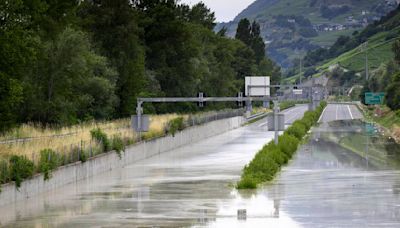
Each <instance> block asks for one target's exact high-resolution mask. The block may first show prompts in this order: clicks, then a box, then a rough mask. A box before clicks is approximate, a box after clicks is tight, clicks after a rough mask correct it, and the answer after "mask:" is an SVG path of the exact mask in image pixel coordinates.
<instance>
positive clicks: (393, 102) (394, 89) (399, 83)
mask: <svg viewBox="0 0 400 228" xmlns="http://www.w3.org/2000/svg"><path fill="white" fill-rule="evenodd" d="M399 88H400V73H397V74H395V75H393V78H392V83H390V85H389V86H388V88H387V90H386V97H385V98H386V104H387V106H388V107H389V108H391V109H392V110H399V109H400V90H399Z"/></svg>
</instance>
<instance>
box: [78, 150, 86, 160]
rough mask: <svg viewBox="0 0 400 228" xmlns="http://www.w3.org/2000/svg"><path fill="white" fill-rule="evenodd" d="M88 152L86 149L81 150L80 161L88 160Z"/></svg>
mask: <svg viewBox="0 0 400 228" xmlns="http://www.w3.org/2000/svg"><path fill="white" fill-rule="evenodd" d="M87 157H88V156H87V153H86V151H84V150H81V151H79V161H81V162H86V161H87Z"/></svg>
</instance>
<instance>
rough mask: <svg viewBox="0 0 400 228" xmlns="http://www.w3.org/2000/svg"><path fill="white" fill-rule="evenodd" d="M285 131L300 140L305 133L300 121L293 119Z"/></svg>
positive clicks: (304, 127)
mask: <svg viewBox="0 0 400 228" xmlns="http://www.w3.org/2000/svg"><path fill="white" fill-rule="evenodd" d="M287 133H288V134H289V135H293V136H295V137H296V138H298V139H299V140H300V139H302V138H303V137H304V135H305V134H306V133H307V130H306V126H304V124H303V123H302V122H300V121H295V122H294V123H293V125H292V126H291V127H289V128H288V129H287Z"/></svg>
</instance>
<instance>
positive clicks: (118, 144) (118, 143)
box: [112, 136, 125, 159]
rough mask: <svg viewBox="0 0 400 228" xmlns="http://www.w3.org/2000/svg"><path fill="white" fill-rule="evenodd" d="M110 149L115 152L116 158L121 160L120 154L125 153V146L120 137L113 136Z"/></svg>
mask: <svg viewBox="0 0 400 228" xmlns="http://www.w3.org/2000/svg"><path fill="white" fill-rule="evenodd" d="M112 148H113V150H115V152H117V154H118V157H119V158H120V159H121V152H123V151H125V144H124V141H123V140H122V138H121V137H119V136H114V137H113V139H112Z"/></svg>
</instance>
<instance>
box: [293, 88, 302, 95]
mask: <svg viewBox="0 0 400 228" xmlns="http://www.w3.org/2000/svg"><path fill="white" fill-rule="evenodd" d="M293 94H294V95H302V94H303V90H302V89H294V90H293Z"/></svg>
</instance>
